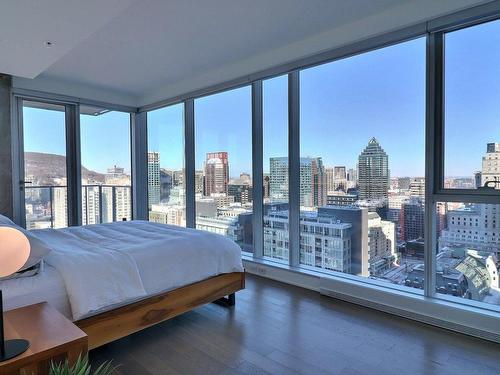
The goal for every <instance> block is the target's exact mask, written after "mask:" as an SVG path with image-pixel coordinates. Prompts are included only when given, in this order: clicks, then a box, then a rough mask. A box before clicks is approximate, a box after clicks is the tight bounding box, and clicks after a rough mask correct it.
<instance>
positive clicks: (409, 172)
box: [300, 38, 426, 289]
mask: <svg viewBox="0 0 500 375" xmlns="http://www.w3.org/2000/svg"><path fill="white" fill-rule="evenodd" d="M425 51H426V50H425V39H424V38H420V39H416V40H412V41H408V42H405V43H400V44H397V45H394V46H390V47H386V48H381V49H377V50H374V51H371V52H367V53H362V54H359V55H356V56H353V57H349V58H345V59H341V60H337V61H334V62H331V63H328V64H323V65H319V66H316V67H312V68H309V69H306V70H302V71H301V72H300V153H301V157H300V264H301V266H303V267H306V268H307V267H309V268H314V269H316V270H318V269H319V270H322V271H337V272H343V273H348V274H352V275H358V276H363V277H369V278H371V279H377V280H382V281H386V282H388V283H392V284H394V285H398V286H404V285H406V286H412V287H415V288H419V289H423V287H424V285H423V279H424V198H425V167H424V166H425V146H424V143H425V58H426V56H425Z"/></svg>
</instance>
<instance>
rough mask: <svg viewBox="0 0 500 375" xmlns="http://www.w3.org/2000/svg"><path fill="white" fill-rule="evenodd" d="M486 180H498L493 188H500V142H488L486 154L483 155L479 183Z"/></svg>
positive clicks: (482, 183)
mask: <svg viewBox="0 0 500 375" xmlns="http://www.w3.org/2000/svg"><path fill="white" fill-rule="evenodd" d="M488 181H498V183H497V184H496V185H495V189H500V143H488V144H487V145H486V155H484V156H483V170H482V171H481V185H482V186H484V184H485V183H486V182H488Z"/></svg>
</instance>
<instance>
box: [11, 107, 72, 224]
mask: <svg viewBox="0 0 500 375" xmlns="http://www.w3.org/2000/svg"><path fill="white" fill-rule="evenodd" d="M22 108H23V109H22V119H23V121H22V124H23V129H22V134H23V138H24V139H23V144H24V155H23V159H24V177H23V178H22V180H21V189H22V192H24V201H25V215H26V216H25V220H26V228H28V229H43V228H62V227H65V226H67V225H68V209H67V208H68V197H67V192H68V189H67V169H66V120H65V116H66V113H65V107H64V106H63V105H56V104H50V103H42V102H34V101H27V100H23V107H22Z"/></svg>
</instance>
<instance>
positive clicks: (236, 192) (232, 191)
mask: <svg viewBox="0 0 500 375" xmlns="http://www.w3.org/2000/svg"><path fill="white" fill-rule="evenodd" d="M227 195H228V196H232V197H234V201H235V202H238V203H241V204H246V203H251V202H252V199H253V194H252V186H251V185H248V184H244V183H241V181H235V182H234V183H229V185H228V193H227Z"/></svg>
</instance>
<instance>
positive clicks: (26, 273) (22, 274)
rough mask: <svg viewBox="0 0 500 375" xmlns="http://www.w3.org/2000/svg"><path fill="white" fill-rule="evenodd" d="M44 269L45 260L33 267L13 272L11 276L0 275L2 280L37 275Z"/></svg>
mask: <svg viewBox="0 0 500 375" xmlns="http://www.w3.org/2000/svg"><path fill="white" fill-rule="evenodd" d="M42 270H43V260H41V261H40V262H38V263H37V264H35V265H34V266H33V267H29V268H25V269H24V270H22V271H19V272H16V273H13V274H12V275H10V276H6V277H0V281H4V280H11V279H20V278H22V277H31V276H35V275H38V274H39V273H40V272H41V271H42Z"/></svg>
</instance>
